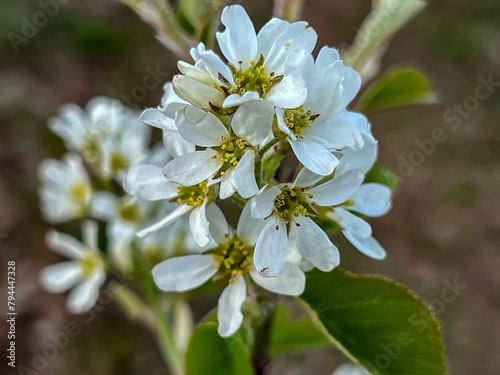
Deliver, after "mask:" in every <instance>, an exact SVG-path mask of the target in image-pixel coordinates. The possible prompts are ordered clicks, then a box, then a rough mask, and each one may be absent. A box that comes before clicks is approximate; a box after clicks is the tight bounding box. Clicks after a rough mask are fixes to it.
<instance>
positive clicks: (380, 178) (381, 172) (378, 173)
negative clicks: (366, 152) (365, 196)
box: [365, 164, 398, 191]
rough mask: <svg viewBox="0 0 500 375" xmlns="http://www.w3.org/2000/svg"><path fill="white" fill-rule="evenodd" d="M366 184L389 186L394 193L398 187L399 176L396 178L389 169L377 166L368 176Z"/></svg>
mask: <svg viewBox="0 0 500 375" xmlns="http://www.w3.org/2000/svg"><path fill="white" fill-rule="evenodd" d="M365 182H377V183H379V184H382V185H386V186H389V187H390V188H391V190H393V191H394V190H396V187H397V186H398V176H396V175H395V174H394V173H393V172H391V171H390V170H389V169H387V168H384V167H381V166H380V165H378V164H375V165H374V166H373V168H372V169H370V171H369V172H368V173H367V174H366V176H365Z"/></svg>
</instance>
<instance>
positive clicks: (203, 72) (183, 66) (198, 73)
mask: <svg viewBox="0 0 500 375" xmlns="http://www.w3.org/2000/svg"><path fill="white" fill-rule="evenodd" d="M177 68H179V70H180V72H181V73H182V74H184V75H185V76H186V77H188V78H192V79H194V80H195V81H198V82H201V83H204V84H205V85H207V86H209V85H211V84H212V83H213V82H214V81H218V79H217V78H214V77H213V76H211V75H210V74H209V73H208V72H207V69H206V66H205V63H203V62H200V63H198V61H197V64H196V66H195V65H191V64H189V63H187V62H185V61H179V62H178V63H177ZM215 77H217V74H215Z"/></svg>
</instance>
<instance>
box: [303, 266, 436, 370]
mask: <svg viewBox="0 0 500 375" xmlns="http://www.w3.org/2000/svg"><path fill="white" fill-rule="evenodd" d="M302 299H303V300H304V301H306V302H307V303H308V304H309V306H310V307H311V308H312V309H313V311H315V313H316V314H317V318H318V319H319V321H320V322H321V323H322V324H323V325H324V327H325V329H326V331H327V332H328V333H329V334H330V335H331V338H332V340H333V341H334V342H335V343H336V344H337V345H338V346H339V348H340V349H341V350H343V351H344V352H345V353H346V354H347V355H348V356H350V357H351V358H352V359H353V360H354V361H356V362H359V363H360V364H361V365H363V366H364V367H365V368H366V369H367V370H368V371H370V372H371V373H372V374H374V375H444V374H446V369H445V364H444V358H443V357H444V355H443V351H444V349H443V343H442V339H441V332H440V329H439V324H438V322H437V321H436V319H435V318H434V316H433V315H432V313H431V312H430V310H429V309H428V308H427V307H426V306H425V304H424V303H423V302H422V301H421V300H419V299H418V298H416V297H415V296H414V295H413V294H412V293H411V292H410V291H409V290H408V289H407V288H406V287H404V286H402V285H400V284H397V283H395V282H394V281H391V280H387V279H384V278H382V277H379V276H359V275H354V274H351V273H349V272H346V271H344V270H341V269H338V268H337V269H335V270H333V271H332V272H328V273H323V272H320V271H313V272H309V273H308V274H307V285H306V290H305V292H304V294H303V295H302Z"/></svg>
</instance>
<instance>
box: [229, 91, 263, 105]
mask: <svg viewBox="0 0 500 375" xmlns="http://www.w3.org/2000/svg"><path fill="white" fill-rule="evenodd" d="M259 98H260V96H259V93H258V92H256V91H247V92H245V93H244V94H243V96H241V95H238V94H231V95H229V96H228V97H227V98H226V100H224V103H223V104H222V108H230V107H236V106H238V105H242V104H244V103H246V102H250V101H252V100H258V99H259Z"/></svg>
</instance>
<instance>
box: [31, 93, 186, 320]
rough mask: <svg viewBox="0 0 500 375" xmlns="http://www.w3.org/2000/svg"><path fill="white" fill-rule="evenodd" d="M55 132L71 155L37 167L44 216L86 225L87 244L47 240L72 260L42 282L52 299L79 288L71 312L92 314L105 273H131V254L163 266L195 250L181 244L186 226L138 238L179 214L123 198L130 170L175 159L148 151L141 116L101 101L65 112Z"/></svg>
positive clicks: (61, 237) (54, 123) (52, 236)
mask: <svg viewBox="0 0 500 375" xmlns="http://www.w3.org/2000/svg"><path fill="white" fill-rule="evenodd" d="M50 127H51V129H52V130H53V131H54V132H55V133H56V134H57V135H58V136H60V137H61V138H62V140H63V141H64V143H65V144H66V146H67V147H68V149H69V150H70V151H69V152H68V153H67V154H66V155H64V156H63V157H62V160H57V159H46V160H44V161H43V162H42V163H41V164H40V165H39V168H38V175H39V179H40V181H41V186H40V188H39V194H40V198H41V199H40V203H41V205H40V209H41V212H42V214H43V215H44V217H45V219H46V220H47V221H49V222H51V223H65V222H68V221H70V220H74V219H85V221H84V222H83V225H82V237H83V243H80V242H79V241H78V240H77V239H76V238H74V237H72V236H70V235H68V234H65V233H59V232H55V231H53V230H51V231H49V232H48V233H47V236H46V243H47V245H48V247H50V248H51V249H52V250H54V251H55V252H57V253H59V254H60V255H62V256H64V257H67V258H70V259H71V260H70V261H66V262H62V263H59V264H55V265H52V266H49V267H47V268H45V269H44V270H43V271H42V273H41V275H40V281H41V285H42V286H43V287H44V288H45V289H46V290H47V291H49V292H51V293H61V292H64V291H66V290H68V289H70V288H73V287H75V288H74V290H73V292H71V293H70V295H69V298H68V310H69V311H70V312H73V313H81V312H85V311H87V310H89V309H90V308H92V307H93V306H94V304H95V301H96V299H97V296H98V292H99V289H100V287H101V286H102V284H103V283H104V281H105V279H106V271H107V269H109V268H110V267H115V268H116V269H118V270H119V271H121V272H125V273H127V272H129V271H130V270H131V268H132V263H133V262H132V255H133V254H132V251H131V249H132V246H135V247H136V248H137V249H138V250H139V251H141V252H142V253H147V254H149V255H150V256H153V257H156V258H158V259H159V260H162V259H165V258H166V257H167V256H169V255H171V254H173V253H174V250H175V249H176V248H178V247H181V248H182V249H183V250H184V249H188V250H189V249H190V248H193V244H194V241H193V240H192V238H191V237H190V236H182V233H188V231H187V226H186V223H185V221H183V220H179V221H177V223H176V225H175V226H172V227H169V228H166V229H164V230H161V231H158V232H156V233H155V235H154V236H150V237H148V238H147V239H142V240H139V239H136V237H135V233H136V232H137V230H139V229H140V228H141V227H142V226H143V225H144V224H145V223H148V222H150V221H154V220H155V219H156V218H157V217H158V215H164V214H165V212H168V211H171V210H172V209H173V208H174V207H173V206H174V205H172V204H170V203H168V202H165V203H162V204H159V205H154V204H152V203H151V202H148V201H144V200H141V199H137V198H135V197H132V196H129V195H124V192H123V189H122V188H121V186H122V184H123V177H124V174H125V173H126V172H127V171H128V169H129V168H130V167H131V166H133V165H135V164H137V163H139V162H148V163H151V165H164V164H165V163H166V162H167V161H168V160H170V159H171V157H170V156H169V155H168V153H167V152H166V150H165V149H164V148H163V147H162V146H161V147H158V146H160V145H158V146H155V147H153V148H152V149H151V150H149V128H148V127H147V126H145V125H144V124H142V122H141V121H140V120H139V115H138V114H136V113H134V112H133V111H131V110H130V109H128V108H126V107H124V106H123V105H122V104H121V103H120V102H118V101H116V100H112V99H108V98H104V97H97V98H94V99H92V100H91V101H90V102H89V103H88V105H87V107H86V110H83V109H82V108H80V107H78V106H77V105H75V104H68V105H65V106H64V107H62V108H61V110H60V116H59V117H56V118H53V119H51V120H50ZM158 168H159V167H158ZM88 219H90V220H88ZM96 220H99V221H102V222H105V223H106V231H107V233H106V234H107V236H106V237H107V245H106V248H105V251H101V250H100V249H99V247H98V241H97V223H96ZM108 260H109V261H108Z"/></svg>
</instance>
